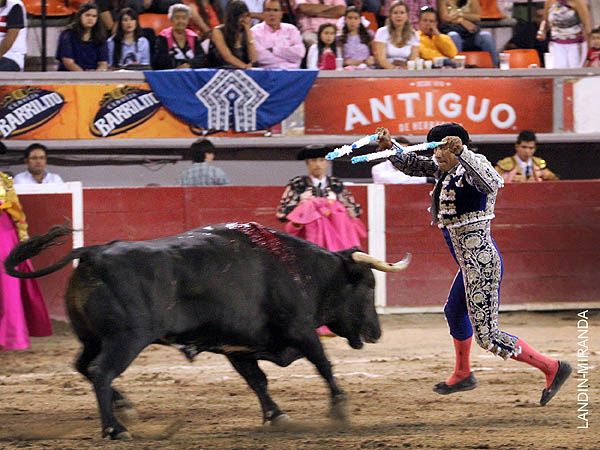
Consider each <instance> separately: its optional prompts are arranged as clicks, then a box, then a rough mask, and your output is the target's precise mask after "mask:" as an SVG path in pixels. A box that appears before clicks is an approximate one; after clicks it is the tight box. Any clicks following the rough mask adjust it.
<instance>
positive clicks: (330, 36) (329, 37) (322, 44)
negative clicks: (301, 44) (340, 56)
mask: <svg viewBox="0 0 600 450" xmlns="http://www.w3.org/2000/svg"><path fill="white" fill-rule="evenodd" d="M336 31H337V28H336V27H335V25H334V24H332V23H324V24H322V25H321V26H319V31H318V32H317V43H316V44H313V45H311V46H310V48H309V49H308V56H307V57H306V68H307V69H319V70H335V58H336V55H337V47H336V45H335V33H336Z"/></svg>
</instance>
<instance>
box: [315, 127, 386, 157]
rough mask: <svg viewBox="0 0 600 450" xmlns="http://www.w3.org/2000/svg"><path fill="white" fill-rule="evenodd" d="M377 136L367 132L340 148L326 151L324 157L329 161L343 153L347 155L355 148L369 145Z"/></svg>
mask: <svg viewBox="0 0 600 450" xmlns="http://www.w3.org/2000/svg"><path fill="white" fill-rule="evenodd" d="M377 138H378V136H377V135H376V134H369V135H368V136H365V137H361V138H360V139H359V140H358V141H356V142H353V143H352V144H350V145H342V146H341V147H340V148H336V149H335V150H334V151H332V152H329V153H327V155H326V156H325V159H327V160H328V161H331V160H332V159H336V158H339V157H341V156H344V155H349V154H350V153H352V150H354V149H355V148H361V147H364V146H365V145H369V144H370V143H371V142H373V141H375V140H376V139H377Z"/></svg>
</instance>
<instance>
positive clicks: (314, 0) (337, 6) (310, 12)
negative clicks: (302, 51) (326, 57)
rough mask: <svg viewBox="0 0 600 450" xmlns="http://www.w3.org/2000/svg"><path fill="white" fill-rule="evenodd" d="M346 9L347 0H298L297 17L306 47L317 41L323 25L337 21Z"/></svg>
mask: <svg viewBox="0 0 600 450" xmlns="http://www.w3.org/2000/svg"><path fill="white" fill-rule="evenodd" d="M345 11H346V2H345V0H296V19H297V20H298V27H299V28H300V32H301V33H302V40H303V41H304V45H305V46H306V48H309V47H310V46H311V45H314V44H316V43H317V41H318V34H317V33H318V31H319V27H320V26H321V25H323V24H324V23H335V22H336V21H337V19H339V18H340V17H342V16H343V15H344V12H345Z"/></svg>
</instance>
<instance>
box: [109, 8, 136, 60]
mask: <svg viewBox="0 0 600 450" xmlns="http://www.w3.org/2000/svg"><path fill="white" fill-rule="evenodd" d="M123 16H129V17H131V18H132V19H133V20H135V30H134V31H133V40H134V42H135V51H136V53H137V50H138V39H139V38H141V37H142V27H141V26H140V21H139V20H138V15H137V13H136V12H135V10H134V9H133V8H123V9H122V10H121V11H120V12H119V18H118V19H117V31H116V32H115V35H114V36H113V42H114V44H115V45H114V51H113V60H112V64H111V65H112V66H113V67H120V65H119V61H120V60H121V56H122V55H123V37H124V33H123V27H122V26H121V21H122V20H123Z"/></svg>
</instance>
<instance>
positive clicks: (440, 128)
mask: <svg viewBox="0 0 600 450" xmlns="http://www.w3.org/2000/svg"><path fill="white" fill-rule="evenodd" d="M446 136H456V137H458V138H460V140H461V142H462V144H463V145H469V142H470V140H471V139H470V138H469V133H468V132H467V130H465V129H464V128H463V127H462V125H460V124H458V123H456V122H448V123H443V124H441V125H437V126H435V127H433V128H432V129H431V130H429V133H427V142H440V141H441V140H442V139H444V138H445V137H446Z"/></svg>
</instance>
